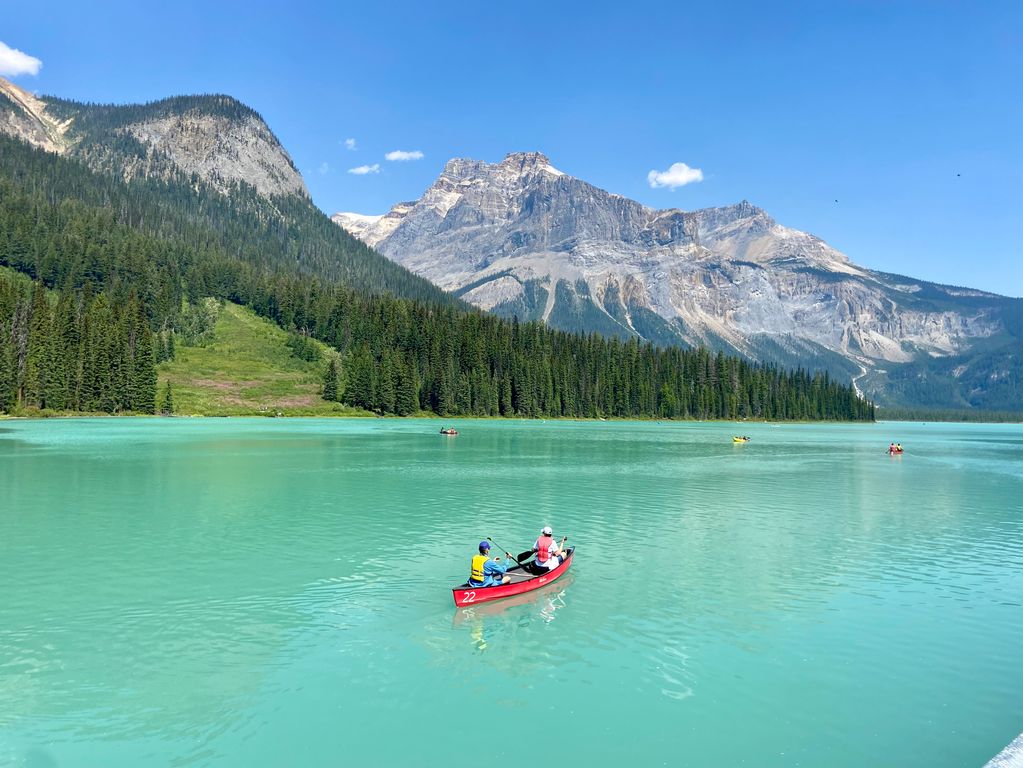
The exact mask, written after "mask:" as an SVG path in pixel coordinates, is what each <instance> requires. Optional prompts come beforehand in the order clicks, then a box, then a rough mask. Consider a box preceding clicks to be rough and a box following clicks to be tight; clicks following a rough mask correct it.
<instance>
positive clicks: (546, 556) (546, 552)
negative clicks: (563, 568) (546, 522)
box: [536, 536, 554, 563]
mask: <svg viewBox="0 0 1023 768" xmlns="http://www.w3.org/2000/svg"><path fill="white" fill-rule="evenodd" d="M553 548H554V539H553V538H552V537H551V536H541V537H540V538H539V539H537V540H536V562H538V563H546V562H547V561H548V560H550V559H551V550H552V549H553Z"/></svg>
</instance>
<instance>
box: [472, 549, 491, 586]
mask: <svg viewBox="0 0 1023 768" xmlns="http://www.w3.org/2000/svg"><path fill="white" fill-rule="evenodd" d="M489 559H490V556H489V555H476V556H475V557H474V558H473V559H472V573H471V574H470V575H469V578H470V579H471V580H472V581H483V579H485V578H486V577H485V576H484V575H483V566H484V565H486V562H487V560H489Z"/></svg>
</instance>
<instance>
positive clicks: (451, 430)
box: [440, 427, 458, 435]
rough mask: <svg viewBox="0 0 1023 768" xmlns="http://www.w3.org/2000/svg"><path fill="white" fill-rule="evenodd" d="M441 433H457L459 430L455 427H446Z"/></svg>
mask: <svg viewBox="0 0 1023 768" xmlns="http://www.w3.org/2000/svg"><path fill="white" fill-rule="evenodd" d="M440 433H441V434H442V435H457V434H458V430H457V429H455V428H454V427H444V429H442V430H441V431H440Z"/></svg>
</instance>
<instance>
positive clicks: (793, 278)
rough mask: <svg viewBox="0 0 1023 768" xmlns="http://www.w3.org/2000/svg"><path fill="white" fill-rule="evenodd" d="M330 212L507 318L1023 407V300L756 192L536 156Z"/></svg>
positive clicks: (882, 389)
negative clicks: (858, 257) (923, 271)
mask: <svg viewBox="0 0 1023 768" xmlns="http://www.w3.org/2000/svg"><path fill="white" fill-rule="evenodd" d="M332 218H333V220H334V221H335V222H337V223H338V224H340V225H341V226H342V227H344V228H346V229H348V231H350V232H351V233H352V234H354V235H356V236H357V237H359V238H361V239H362V240H363V241H364V242H366V243H367V244H369V245H371V246H373V247H374V248H376V249H377V250H379V251H380V252H381V253H383V254H384V255H386V256H388V257H389V258H391V259H393V260H394V261H396V262H398V263H400V264H402V265H404V266H406V267H408V268H409V269H410V270H412V271H413V272H415V273H417V274H420V275H422V276H424V277H426V278H428V279H430V280H432V281H433V282H435V283H437V284H438V285H440V286H441V287H443V288H446V289H448V290H450V291H453V292H454V293H455V294H456V295H458V296H461V297H462V298H464V299H465V300H467V301H469V302H471V303H473V304H475V305H477V306H479V307H481V308H483V309H487V310H491V311H493V312H496V313H498V314H501V315H505V316H512V315H515V316H518V317H519V318H520V319H534V318H539V319H543V320H545V321H546V322H547V323H549V324H551V325H553V326H555V327H559V328H563V329H567V330H576V331H599V332H601V333H603V334H605V335H617V336H621V337H627V336H639V337H641V338H644V339H649V340H651V341H654V342H657V343H660V344H682V345H707V346H710V347H712V348H717V349H724V350H726V351H736V352H739V353H740V354H743V355H745V356H747V357H749V358H752V359H756V360H761V361H769V362H776V363H779V364H783V365H804V366H807V367H810V368H827V369H829V370H831V371H832V372H834V373H837V374H840V375H842V376H843V377H844V378H853V379H854V380H855V381H856V382H857V383H858V385H859V386H860V387H861V389H863V390H864V391H865V392H866V393H867V394H868V395H870V396H873V397H875V398H876V399H877V400H878V402H880V403H890V404H911V405H916V406H920V405H927V406H933V407H938V406H940V407H963V406H970V407H991V408H1005V407H1019V408H1021V409H1023V393H1021V392H1020V391H1019V382H1020V380H1021V379H1023V364H1021V361H1023V345H1021V343H1020V339H1021V338H1023V329H1021V327H1020V326H1021V322H1020V317H1021V316H1023V309H1021V305H1023V301H1021V300H1019V299H1009V298H1005V297H1001V296H997V295H994V294H991V293H986V292H983V291H976V290H971V289H966V288H957V287H951V286H943V285H937V284H934V283H929V282H926V281H921V280H916V279H912V278H904V277H901V276H897V275H890V274H886V273H882V272H877V271H875V270H870V269H867V268H864V267H861V266H858V265H856V264H855V263H853V262H852V261H850V260H849V258H848V257H847V256H846V255H845V254H843V253H840V252H839V251H837V250H835V249H834V248H832V247H830V246H829V245H828V244H827V243H825V242H824V241H822V240H821V239H820V238H817V237H815V236H813V235H811V234H808V233H805V232H801V231H798V230H795V229H791V228H788V227H785V226H783V225H781V224H779V223H777V222H776V221H775V220H774V219H773V218H771V216H770V215H768V214H767V212H765V211H763V210H762V209H760V208H757V207H756V206H754V205H752V204H750V203H748V202H746V201H743V202H740V203H738V204H736V205H731V206H726V207H721V208H709V209H704V210H698V211H682V210H678V209H667V210H655V209H651V208H647V207H645V206H643V205H641V204H639V203H637V202H635V201H632V200H628V199H626V198H624V197H621V196H619V195H615V194H612V193H609V192H606V191H604V190H602V189H599V188H597V187H594V186H593V185H591V184H588V183H586V182H585V181H582V180H580V179H576V178H573V177H571V176H568V175H566V174H564V173H562V172H561V171H559V170H558V169H557V168H555V167H554V166H553V165H552V164H551V162H550V161H549V160H548V158H547V157H545V156H544V155H542V154H540V153H536V152H527V153H515V154H510V155H508V156H507V157H506V158H505V159H504V160H503V161H501V162H500V163H496V164H489V163H485V162H481V161H476V160H467V159H454V160H451V161H449V162H448V163H447V165H446V166H445V167H444V170H443V172H442V173H441V175H440V176H439V177H438V178H437V180H436V181H435V182H434V183H433V185H432V186H431V187H430V188H429V189H428V190H426V192H425V194H424V195H423V196H422V197H421V198H420V199H419V200H417V201H413V202H403V203H398V204H397V205H395V206H394V207H393V208H392V209H391V210H390V211H389V212H388V213H387V214H384V215H382V216H367V215H361V214H353V213H338V214H335V215H334V216H333V217H332ZM995 360H999V361H1000V362H997V363H995V362H993V361H995ZM978 377H979V378H978ZM993 390H997V391H1000V392H1001V393H1002V394H1001V395H999V396H998V397H997V398H996V399H995V401H991V400H990V399H989V398H988V394H989V393H990V392H991V391H993Z"/></svg>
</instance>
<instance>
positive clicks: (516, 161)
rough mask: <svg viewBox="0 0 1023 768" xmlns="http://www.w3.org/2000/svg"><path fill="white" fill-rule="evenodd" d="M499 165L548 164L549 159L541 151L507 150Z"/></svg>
mask: <svg viewBox="0 0 1023 768" xmlns="http://www.w3.org/2000/svg"><path fill="white" fill-rule="evenodd" d="M500 164H501V165H508V166H513V167H515V166H517V167H519V168H526V167H533V166H540V167H542V166H545V165H550V164H551V161H550V159H549V158H548V157H547V155H545V154H544V153H543V152H509V153H508V154H507V155H505V156H504V160H502V161H501V163H500Z"/></svg>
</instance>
